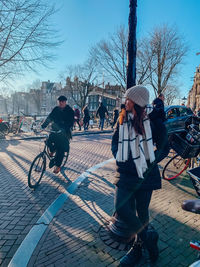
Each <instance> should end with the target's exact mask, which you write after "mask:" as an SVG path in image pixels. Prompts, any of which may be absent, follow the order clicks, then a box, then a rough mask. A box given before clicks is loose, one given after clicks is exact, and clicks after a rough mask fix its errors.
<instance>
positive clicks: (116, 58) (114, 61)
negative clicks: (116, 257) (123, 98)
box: [90, 26, 128, 91]
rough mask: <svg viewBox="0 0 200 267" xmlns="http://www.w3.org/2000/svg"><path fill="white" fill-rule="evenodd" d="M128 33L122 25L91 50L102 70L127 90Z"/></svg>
mask: <svg viewBox="0 0 200 267" xmlns="http://www.w3.org/2000/svg"><path fill="white" fill-rule="evenodd" d="M127 40H128V33H127V30H126V29H125V27H124V26H121V27H120V28H119V29H118V30H117V31H116V32H115V33H114V34H112V35H110V36H109V38H108V40H102V41H100V42H99V43H97V44H96V45H95V46H94V47H92V48H91V50H90V55H91V57H92V58H93V59H95V61H96V63H97V64H98V66H99V68H100V69H101V72H104V74H105V75H107V76H110V77H111V78H112V79H114V80H115V81H116V83H117V84H119V85H120V86H121V87H122V88H123V89H124V91H125V88H126V73H127V71H126V63H127Z"/></svg>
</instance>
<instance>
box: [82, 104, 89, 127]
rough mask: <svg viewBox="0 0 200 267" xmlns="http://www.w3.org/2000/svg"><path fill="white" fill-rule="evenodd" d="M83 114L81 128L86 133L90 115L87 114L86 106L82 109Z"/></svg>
mask: <svg viewBox="0 0 200 267" xmlns="http://www.w3.org/2000/svg"><path fill="white" fill-rule="evenodd" d="M83 114H84V117H83V127H84V130H85V131H86V130H88V127H89V121H90V114H89V109H88V106H87V105H86V106H85V107H84V108H83Z"/></svg>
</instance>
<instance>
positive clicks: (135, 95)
mask: <svg viewBox="0 0 200 267" xmlns="http://www.w3.org/2000/svg"><path fill="white" fill-rule="evenodd" d="M125 97H126V98H129V99H130V100H132V101H133V102H134V103H136V104H137V105H139V106H140V107H145V106H146V105H147V104H149V91H148V90H147V88H146V87H144V86H142V85H135V86H133V87H131V88H129V89H128V90H127V91H126V93H125Z"/></svg>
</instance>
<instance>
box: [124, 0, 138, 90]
mask: <svg viewBox="0 0 200 267" xmlns="http://www.w3.org/2000/svg"><path fill="white" fill-rule="evenodd" d="M129 8H130V13H129V34H128V52H127V83H126V88H127V89H128V88H130V87H132V86H134V85H135V84H136V49H137V40H136V26H137V14H136V10H137V0H130V2H129Z"/></svg>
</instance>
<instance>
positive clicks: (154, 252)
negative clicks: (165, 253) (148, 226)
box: [144, 231, 159, 262]
mask: <svg viewBox="0 0 200 267" xmlns="http://www.w3.org/2000/svg"><path fill="white" fill-rule="evenodd" d="M158 237H159V236H158V233H157V232H156V231H147V239H146V241H145V242H144V248H145V249H146V253H148V254H149V259H150V261H151V262H156V261H157V259H158V256H159V249H158ZM145 258H147V257H145Z"/></svg>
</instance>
